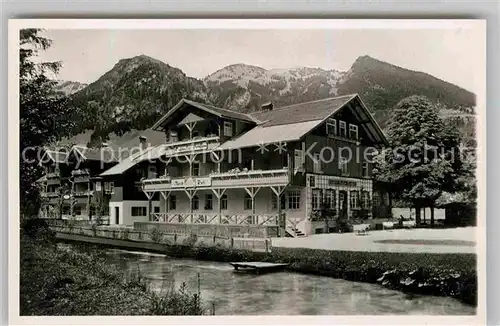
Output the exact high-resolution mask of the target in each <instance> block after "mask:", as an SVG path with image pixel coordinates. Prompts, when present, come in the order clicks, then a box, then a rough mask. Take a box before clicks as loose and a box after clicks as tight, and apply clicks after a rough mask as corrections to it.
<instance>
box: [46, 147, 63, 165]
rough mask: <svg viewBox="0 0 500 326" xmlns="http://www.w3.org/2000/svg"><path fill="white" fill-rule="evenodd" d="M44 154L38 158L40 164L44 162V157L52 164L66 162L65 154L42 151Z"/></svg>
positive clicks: (47, 150)
mask: <svg viewBox="0 0 500 326" xmlns="http://www.w3.org/2000/svg"><path fill="white" fill-rule="evenodd" d="M44 151H45V153H44V154H43V155H42V157H41V158H40V162H44V158H45V156H47V157H48V158H49V159H50V160H51V161H52V162H54V163H64V162H65V161H66V157H67V156H68V153H67V152H61V151H54V150H50V149H44Z"/></svg>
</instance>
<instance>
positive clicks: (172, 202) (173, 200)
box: [169, 195, 177, 210]
mask: <svg viewBox="0 0 500 326" xmlns="http://www.w3.org/2000/svg"><path fill="white" fill-rule="evenodd" d="M169 209H173V210H175V209H177V197H175V195H170V203H169Z"/></svg>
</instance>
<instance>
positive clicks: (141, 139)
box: [139, 136, 147, 150]
mask: <svg viewBox="0 0 500 326" xmlns="http://www.w3.org/2000/svg"><path fill="white" fill-rule="evenodd" d="M146 141H147V138H146V137H144V136H139V144H140V146H141V149H142V150H143V149H146Z"/></svg>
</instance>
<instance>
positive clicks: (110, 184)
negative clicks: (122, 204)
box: [104, 181, 115, 194]
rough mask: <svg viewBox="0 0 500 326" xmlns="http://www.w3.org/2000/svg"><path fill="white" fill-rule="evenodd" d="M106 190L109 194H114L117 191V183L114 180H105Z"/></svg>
mask: <svg viewBox="0 0 500 326" xmlns="http://www.w3.org/2000/svg"><path fill="white" fill-rule="evenodd" d="M104 192H106V193H108V194H114V193H115V183H114V182H112V181H111V182H105V183H104Z"/></svg>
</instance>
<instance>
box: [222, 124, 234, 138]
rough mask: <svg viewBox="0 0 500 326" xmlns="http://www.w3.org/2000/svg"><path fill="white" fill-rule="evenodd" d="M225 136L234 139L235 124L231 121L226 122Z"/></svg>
mask: <svg viewBox="0 0 500 326" xmlns="http://www.w3.org/2000/svg"><path fill="white" fill-rule="evenodd" d="M224 136H226V137H233V123H232V122H231V121H224Z"/></svg>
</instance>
